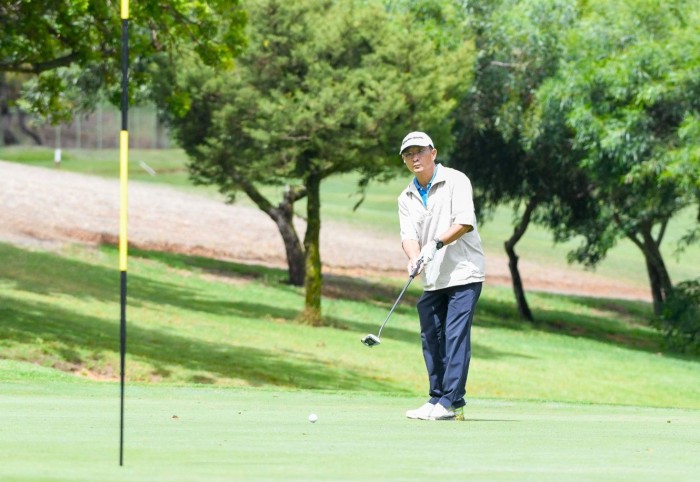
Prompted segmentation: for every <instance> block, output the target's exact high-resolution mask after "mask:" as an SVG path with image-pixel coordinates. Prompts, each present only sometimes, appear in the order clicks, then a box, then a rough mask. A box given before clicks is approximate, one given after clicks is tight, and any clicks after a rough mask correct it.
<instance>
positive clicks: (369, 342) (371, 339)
mask: <svg viewBox="0 0 700 482" xmlns="http://www.w3.org/2000/svg"><path fill="white" fill-rule="evenodd" d="M422 264H423V259H422V258H421V259H419V260H418V262H417V263H416V267H415V268H414V269H413V273H411V274H410V276H409V277H408V281H407V282H406V286H404V287H403V289H402V290H401V294H399V297H398V298H396V301H395V302H394V306H392V307H391V310H389V314H388V315H386V318H385V319H384V323H382V326H380V327H379V333H377V335H376V336H375V335H373V334H371V333H370V334H369V335H367V336H366V337H364V338H362V340H360V341H362V343H363V344H365V345H366V346H369V347H373V346H374V345H379V344H380V343H381V336H382V330H383V329H384V326H385V325H386V322H387V321H389V317H390V316H391V314H392V313H393V312H394V308H396V305H398V304H399V301H401V297H402V296H403V294H404V293H405V292H406V289H407V288H408V285H410V284H411V281H413V278H415V277H416V275H418V271H419V270H420V267H421V265H422Z"/></svg>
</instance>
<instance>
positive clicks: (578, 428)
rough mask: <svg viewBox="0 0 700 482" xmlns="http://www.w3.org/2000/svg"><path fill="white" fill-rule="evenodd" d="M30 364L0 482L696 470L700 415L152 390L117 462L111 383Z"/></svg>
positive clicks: (141, 390)
mask: <svg viewBox="0 0 700 482" xmlns="http://www.w3.org/2000/svg"><path fill="white" fill-rule="evenodd" d="M7 363H8V362H5V361H3V362H1V363H0V365H4V369H7V368H13V369H19V370H21V369H22V368H21V365H19V364H16V363H14V362H10V363H11V364H12V366H11V367H8V366H7ZM30 370H37V373H33V374H31V376H29V377H27V378H26V379H24V378H22V377H21V376H19V377H13V378H15V380H14V381H12V382H9V383H4V384H3V385H4V386H3V391H2V394H1V395H0V427H1V429H0V430H1V431H0V480H3V481H4V482H10V481H49V480H50V481H71V482H78V481H86V482H87V481H91V482H92V481H149V482H150V481H156V480H163V481H171V482H172V481H183V482H184V481H188V482H191V481H198V480H202V481H218V480H220V481H229V480H271V481H272V480H277V481H279V480H300V481H301V480H363V481H366V480H382V481H392V480H396V481H399V480H401V481H410V480H416V481H419V480H427V479H428V478H430V477H435V476H436V475H437V476H439V477H440V479H441V480H488V481H506V480H508V481H511V480H512V481H525V480H532V481H548V480H551V481H561V480H567V481H571V480H589V481H590V480H600V481H603V480H610V481H627V480H628V481H635V482H641V481H650V482H651V481H659V480H663V481H665V482H668V481H690V480H695V479H694V477H695V475H696V474H697V473H698V471H699V470H700V465H699V464H700V444H699V442H698V433H700V411H698V410H680V409H660V408H638V407H621V406H610V405H578V404H562V403H547V402H521V401H505V400H493V399H476V400H470V403H469V405H468V407H467V410H466V411H465V418H466V420H465V421H464V422H422V421H412V420H407V419H406V418H404V416H403V414H404V411H405V409H406V408H411V407H412V406H413V405H416V404H419V403H421V402H422V400H420V399H417V398H415V397H391V396H386V395H376V394H370V393H358V392H353V393H342V392H341V393H331V392H318V391H308V390H307V391H284V390H268V389H237V388H221V389H216V388H203V387H194V386H192V387H168V386H147V385H137V386H130V387H128V390H127V404H126V410H127V411H126V422H125V465H124V467H119V464H118V385H117V384H115V383H99V382H90V381H84V380H79V379H76V378H73V377H69V376H58V377H57V376H56V375H52V374H51V373H50V371H49V370H44V369H39V368H30ZM37 375H38V378H37ZM42 377H45V379H42ZM30 378H31V380H30ZM310 413H316V414H318V416H319V420H318V422H316V423H314V424H312V423H310V422H309V421H308V420H307V417H308V415H309V414H310Z"/></svg>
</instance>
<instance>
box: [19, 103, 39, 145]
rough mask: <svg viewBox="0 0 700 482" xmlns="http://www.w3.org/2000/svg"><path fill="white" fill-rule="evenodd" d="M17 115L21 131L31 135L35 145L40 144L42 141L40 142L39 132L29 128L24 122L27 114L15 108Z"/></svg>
mask: <svg viewBox="0 0 700 482" xmlns="http://www.w3.org/2000/svg"><path fill="white" fill-rule="evenodd" d="M17 116H18V121H19V128H20V129H21V130H22V132H24V133H25V134H26V135H28V136H29V137H31V138H32V140H33V141H34V143H35V144H36V145H37V146H40V145H42V144H43V143H42V142H41V137H39V134H37V133H36V132H34V131H33V130H31V129H30V128H29V127H28V126H27V123H26V122H25V117H26V116H27V114H26V113H24V112H23V111H22V110H20V109H17Z"/></svg>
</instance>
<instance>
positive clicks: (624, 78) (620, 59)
mask: <svg viewBox="0 0 700 482" xmlns="http://www.w3.org/2000/svg"><path fill="white" fill-rule="evenodd" d="M699 3H700V2H697V1H694V0H693V1H691V0H689V1H678V2H670V3H658V2H652V1H647V0H617V1H614V2H606V3H605V4H602V3H592V4H590V5H589V7H588V9H587V11H586V12H585V16H584V18H583V19H582V21H581V22H580V23H579V25H578V27H577V29H576V30H575V32H572V34H571V35H570V36H569V38H568V44H567V45H566V48H567V51H568V56H567V57H568V60H567V62H566V63H565V64H564V65H562V67H561V69H560V71H559V73H558V75H557V76H556V78H553V79H551V80H550V81H549V82H547V83H546V84H545V85H543V86H542V88H541V89H540V91H539V92H538V95H537V97H538V99H539V102H540V105H541V112H542V114H541V116H540V118H541V119H554V118H556V119H564V122H565V123H566V127H568V128H569V129H570V130H571V132H572V135H571V142H572V148H573V149H574V150H576V151H578V152H580V153H581V155H582V157H581V161H580V165H581V167H582V168H583V169H584V170H585V171H586V174H587V177H588V178H589V179H590V180H591V183H592V185H593V189H592V190H591V193H592V195H593V196H594V198H595V200H596V203H597V205H598V213H599V215H598V217H597V218H595V219H591V222H590V223H588V224H582V225H580V226H578V227H574V228H572V229H571V230H572V231H574V232H577V233H579V234H584V235H585V241H584V244H583V245H582V246H581V247H580V249H578V250H577V251H576V252H575V253H573V255H574V259H576V260H578V261H581V262H585V263H588V264H595V263H597V262H598V261H599V260H600V259H602V258H603V257H604V256H605V253H606V252H607V250H608V249H610V247H612V246H613V245H614V244H615V242H616V241H617V240H618V239H620V238H621V237H626V238H627V239H629V240H630V241H632V243H634V245H635V246H637V247H638V248H639V249H640V250H641V252H642V254H643V255H644V259H645V262H646V267H647V272H648V275H649V282H650V286H651V293H652V297H653V301H654V311H655V312H656V313H657V314H659V313H661V310H662V307H663V304H664V302H665V301H666V300H667V299H668V297H669V296H670V294H671V292H672V288H673V285H672V282H671V278H670V276H669V273H668V270H667V269H666V266H665V263H664V260H663V256H662V254H661V250H660V246H661V243H662V241H663V238H664V234H665V230H666V226H667V224H668V222H669V221H670V219H671V218H672V217H673V216H674V215H676V214H677V213H678V212H679V211H681V210H684V209H686V208H687V207H689V206H691V205H692V204H693V203H695V204H696V205H698V206H700V203H699V202H698V201H699V197H698V192H700V169H698V167H700V166H699V165H698V157H697V153H698V140H700V137H699V136H698V128H697V125H698V120H700V119H699V118H698V112H699V111H700V95H699V94H700V79H698V76H697V70H698V67H699V66H700V34H699V33H698V28H699V27H700V16H699V15H698V13H697V12H698V7H699V6H700V5H699ZM697 230H698V227H697V225H696V226H694V227H691V228H690V229H689V233H688V237H687V238H686V239H687V240H691V239H693V237H694V236H696V235H697V234H696V233H697Z"/></svg>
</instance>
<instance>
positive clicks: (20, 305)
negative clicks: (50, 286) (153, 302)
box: [0, 296, 402, 392]
mask: <svg viewBox="0 0 700 482" xmlns="http://www.w3.org/2000/svg"><path fill="white" fill-rule="evenodd" d="M0 319H1V320H2V323H0V339H11V340H13V341H15V342H19V343H25V344H39V345H40V346H41V348H42V350H44V351H45V353H46V354H47V355H48V356H50V354H51V352H53V353H55V355H56V357H57V358H59V359H61V360H65V361H67V362H68V363H72V364H76V365H77V364H80V363H81V362H82V360H81V355H80V353H83V352H85V351H86V350H87V351H89V352H91V353H96V354H99V353H102V352H110V351H111V352H117V353H118V351H119V326H118V323H117V322H116V321H113V322H112V321H105V320H103V319H100V318H97V317H92V316H85V315H82V314H80V313H77V312H75V311H70V310H65V309H61V308H56V307H55V306H54V305H52V304H49V303H43V302H27V301H19V300H16V299H12V298H6V297H2V296H0ZM127 345H128V346H127V348H128V350H127V351H128V357H130V358H131V357H134V358H136V359H140V360H143V361H145V362H147V363H148V364H150V365H152V366H153V367H154V369H155V372H154V375H160V376H167V375H168V374H169V372H170V370H171V369H172V367H175V366H181V367H182V368H185V369H188V370H192V371H195V372H196V371H203V372H208V373H212V374H215V375H217V376H220V377H223V378H227V379H232V380H235V379H241V380H245V381H247V382H248V383H250V384H251V385H254V386H255V385H275V386H281V387H289V388H306V389H334V390H360V389H361V390H377V391H387V390H391V391H394V392H396V391H399V392H400V391H402V389H401V387H399V386H395V385H393V384H391V383H389V382H384V381H381V380H376V379H373V378H370V377H367V376H366V374H363V373H357V372H352V371H349V370H347V369H345V368H343V367H336V366H331V365H328V364H327V363H325V362H323V361H322V360H318V359H315V358H313V357H312V356H310V355H308V354H305V353H295V352H292V351H289V350H286V351H285V352H284V353H280V352H273V351H268V350H261V349H257V348H253V347H248V346H233V345H230V344H226V343H215V342H207V341H203V340H201V339H194V338H188V337H183V336H178V335H173V334H171V333H166V332H164V331H162V330H156V329H148V328H144V327H143V326H139V325H135V324H130V325H129V327H128V339H127ZM194 377H195V378H194V379H193V380H192V381H196V382H199V383H202V382H211V381H212V380H209V379H208V378H207V377H206V376H202V375H198V374H196V375H194Z"/></svg>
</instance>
